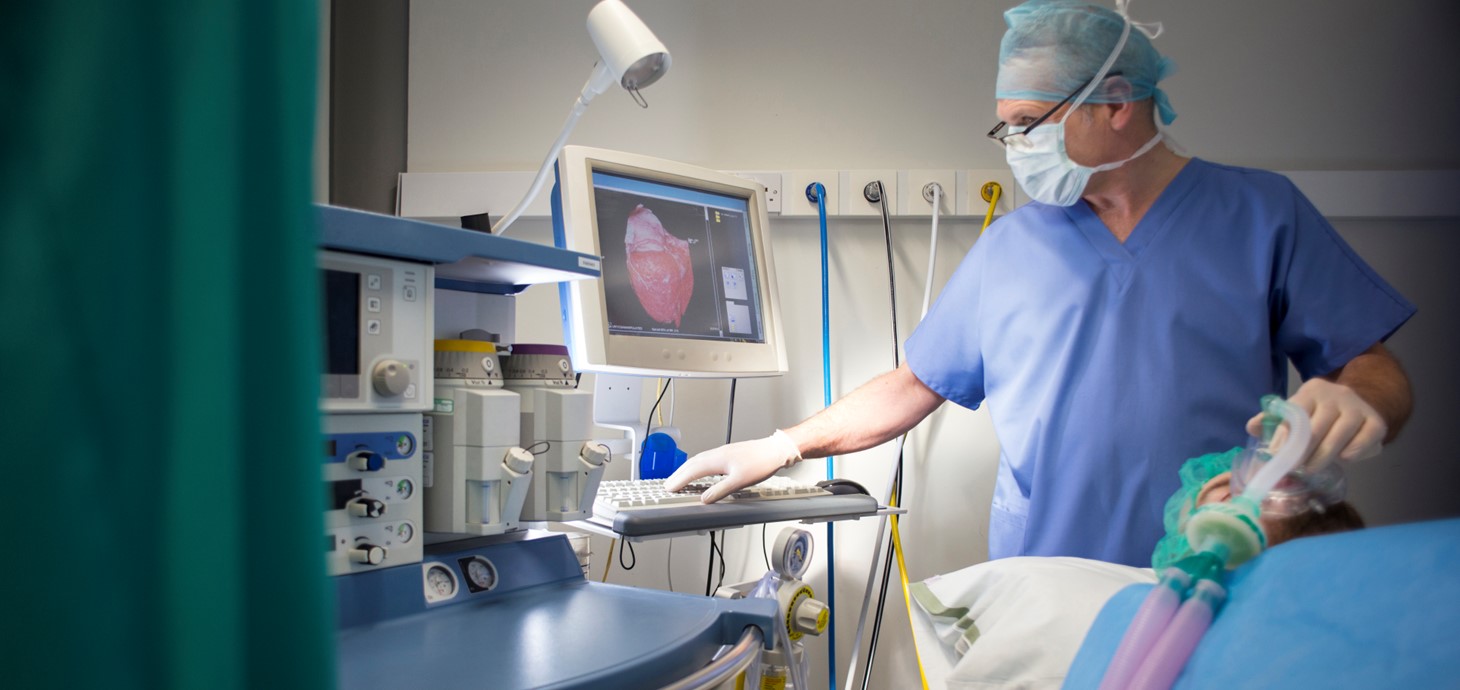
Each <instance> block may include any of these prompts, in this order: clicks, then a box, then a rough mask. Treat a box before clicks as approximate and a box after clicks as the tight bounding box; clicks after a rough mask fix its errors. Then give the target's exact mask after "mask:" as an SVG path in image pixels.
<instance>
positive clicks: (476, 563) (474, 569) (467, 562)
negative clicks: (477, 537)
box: [461, 556, 497, 593]
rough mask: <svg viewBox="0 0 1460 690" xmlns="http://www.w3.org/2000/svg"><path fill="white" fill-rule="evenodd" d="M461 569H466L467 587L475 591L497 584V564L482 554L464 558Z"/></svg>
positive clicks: (483, 590) (487, 588) (485, 589)
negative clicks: (493, 563)
mask: <svg viewBox="0 0 1460 690" xmlns="http://www.w3.org/2000/svg"><path fill="white" fill-rule="evenodd" d="M461 569H462V570H464V571H466V587H467V589H469V590H471V591H472V592H473V593H475V592H485V591H487V590H489V589H491V588H493V587H496V586H497V566H495V565H492V562H491V561H489V560H487V559H485V558H482V557H481V556H473V557H471V558H465V559H462V561H461Z"/></svg>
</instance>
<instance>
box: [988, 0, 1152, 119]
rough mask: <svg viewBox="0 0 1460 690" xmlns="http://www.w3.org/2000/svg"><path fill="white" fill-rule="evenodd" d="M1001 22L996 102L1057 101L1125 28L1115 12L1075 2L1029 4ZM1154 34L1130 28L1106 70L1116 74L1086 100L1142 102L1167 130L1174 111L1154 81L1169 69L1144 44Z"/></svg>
mask: <svg viewBox="0 0 1460 690" xmlns="http://www.w3.org/2000/svg"><path fill="white" fill-rule="evenodd" d="M1004 22H1005V23H1006V24H1008V26H1009V28H1008V30H1007V31H1005V32H1004V38H1003V40H1002V41H1001V42H1000V43H999V76H998V82H997V86H996V89H995V96H994V97H995V98H998V99H1000V100H1005V99H1013V100H1034V101H1056V102H1058V101H1060V100H1063V99H1064V98H1065V97H1066V96H1069V95H1070V94H1072V93H1074V92H1075V90H1076V89H1079V88H1080V86H1081V85H1082V84H1084V83H1086V82H1088V81H1089V80H1090V79H1092V78H1094V77H1095V74H1096V73H1097V72H1099V71H1100V66H1101V65H1103V64H1105V60H1106V58H1108V57H1110V51H1112V50H1115V45H1116V43H1117V42H1119V40H1120V33H1121V31H1122V30H1123V29H1124V27H1125V20H1124V19H1123V18H1122V17H1121V15H1120V13H1119V12H1116V11H1114V10H1111V9H1110V8H1108V7H1102V6H1100V5H1096V4H1092V3H1089V2H1079V1H1078V0H1029V1H1028V2H1025V3H1023V4H1021V5H1019V6H1018V7H1015V8H1013V9H1011V10H1008V11H1007V12H1004ZM1152 26H1153V27H1155V28H1154V29H1151V28H1150V27H1152ZM1148 31H1149V34H1148ZM1158 33H1160V25H1141V24H1137V23H1132V26H1131V31H1130V35H1129V36H1127V37H1126V41H1125V46H1124V47H1123V48H1121V50H1120V57H1118V58H1116V60H1115V64H1113V65H1111V67H1110V74H1111V75H1114V74H1116V73H1119V75H1120V76H1108V77H1106V78H1105V79H1103V80H1101V82H1100V83H1099V84H1097V85H1096V87H1095V90H1094V91H1091V92H1090V96H1089V97H1088V98H1087V99H1086V102H1087V103H1124V102H1126V101H1141V100H1145V99H1147V98H1150V99H1152V100H1153V101H1154V102H1155V104H1156V110H1157V112H1158V113H1159V115H1160V117H1161V122H1162V123H1163V124H1168V125H1169V124H1171V122H1172V121H1173V120H1175V119H1176V111H1175V110H1173V109H1172V108H1171V102H1170V101H1169V100H1168V99H1167V98H1166V93H1165V92H1164V91H1162V90H1161V89H1159V88H1157V87H1156V83H1157V82H1159V81H1161V80H1162V79H1165V78H1166V77H1168V76H1171V74H1172V73H1174V72H1175V71H1176V65H1175V64H1174V63H1172V62H1171V60H1170V59H1168V58H1166V57H1163V56H1162V55H1161V54H1160V53H1158V52H1156V48H1155V47H1154V46H1152V45H1151V36H1154V35H1155V34H1158Z"/></svg>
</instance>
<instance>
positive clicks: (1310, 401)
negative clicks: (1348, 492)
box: [1247, 378, 1389, 468]
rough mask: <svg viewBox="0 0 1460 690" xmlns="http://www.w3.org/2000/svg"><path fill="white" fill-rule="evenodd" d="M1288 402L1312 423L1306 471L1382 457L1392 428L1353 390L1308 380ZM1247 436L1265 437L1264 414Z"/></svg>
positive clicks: (1252, 421) (1255, 419)
mask: <svg viewBox="0 0 1460 690" xmlns="http://www.w3.org/2000/svg"><path fill="white" fill-rule="evenodd" d="M1288 401H1289V402H1291V403H1293V404H1294V405H1297V406H1298V407H1301V408H1303V410H1305V411H1306V412H1307V413H1308V418H1309V419H1310V420H1311V421H1312V423H1313V439H1312V440H1311V441H1310V442H1309V447H1310V448H1311V449H1312V451H1311V454H1310V455H1309V456H1308V459H1307V460H1306V461H1305V462H1304V465H1306V466H1307V467H1314V468H1317V467H1323V466H1325V465H1327V464H1328V463H1329V462H1332V461H1333V460H1334V459H1338V460H1342V461H1344V462H1356V461H1358V460H1367V459H1369V458H1372V457H1374V456H1376V455H1378V454H1379V451H1380V450H1381V449H1382V448H1383V444H1384V437H1385V436H1386V435H1388V433H1389V424H1388V423H1387V422H1385V421H1384V418H1383V417H1381V416H1380V415H1379V412H1378V411H1377V410H1375V409H1374V408H1373V406H1371V405H1369V403H1367V402H1364V399H1363V398H1360V397H1359V394H1358V393H1355V392H1354V389H1352V388H1349V387H1348V386H1345V385H1343V384H1341V383H1334V382H1332V381H1329V380H1327V379H1317V378H1315V379H1309V380H1308V382H1307V383H1304V384H1303V385H1302V386H1300V387H1299V388H1298V392H1297V393H1294V394H1293V397H1291V398H1288ZM1247 433H1249V434H1252V435H1253V436H1259V435H1261V434H1262V414H1260V413H1259V414H1258V415H1257V416H1255V417H1253V418H1252V419H1250V420H1248V421H1247Z"/></svg>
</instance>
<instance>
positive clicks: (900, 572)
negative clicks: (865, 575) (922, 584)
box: [888, 434, 928, 690]
mask: <svg viewBox="0 0 1460 690" xmlns="http://www.w3.org/2000/svg"><path fill="white" fill-rule="evenodd" d="M902 440H903V443H904V444H905V443H907V434H903V437H902ZM901 488H902V487H898V488H897V489H896V490H894V491H893V492H892V496H891V497H890V498H891V500H889V501H888V504H889V505H888V507H890V508H896V507H897V500H898V499H897V495H898V493H900V492H901ZM891 517H892V550H893V552H894V553H896V554H897V577H898V579H899V580H901V582H902V603H903V605H904V606H906V607H907V623H908V627H909V628H910V629H911V630H912V633H913V636H912V639H913V658H915V659H917V660H918V680H919V681H921V682H922V687H923V690H928V674H927V672H925V671H924V670H923V655H921V654H918V653H917V648H918V637H917V630H916V629H915V628H912V620H913V611H912V594H911V593H910V592H908V590H907V564H906V563H904V562H903V556H902V538H901V536H900V535H899V533H898V530H897V516H896V515H892V516H891Z"/></svg>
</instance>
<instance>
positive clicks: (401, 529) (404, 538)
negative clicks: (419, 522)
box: [395, 522, 416, 544]
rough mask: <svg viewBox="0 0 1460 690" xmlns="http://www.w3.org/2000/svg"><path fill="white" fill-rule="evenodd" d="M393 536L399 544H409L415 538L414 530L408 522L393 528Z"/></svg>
mask: <svg viewBox="0 0 1460 690" xmlns="http://www.w3.org/2000/svg"><path fill="white" fill-rule="evenodd" d="M395 536H396V538H397V539H400V543H402V544H409V543H410V541H411V540H412V539H414V538H415V537H416V528H415V527H414V526H412V525H411V523H409V522H402V523H400V525H398V526H396V528H395Z"/></svg>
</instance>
